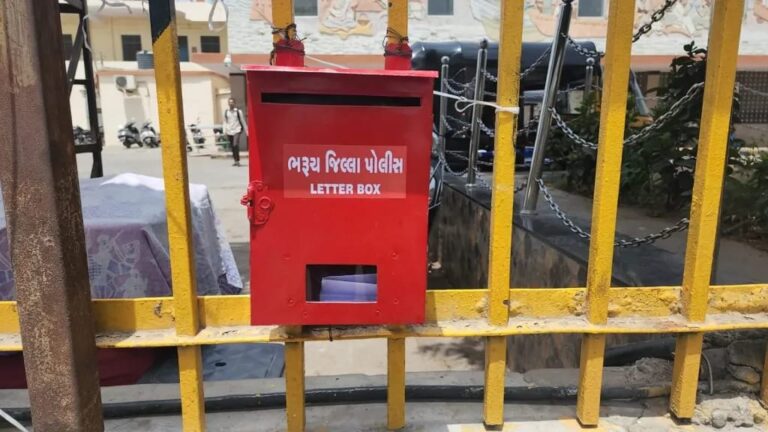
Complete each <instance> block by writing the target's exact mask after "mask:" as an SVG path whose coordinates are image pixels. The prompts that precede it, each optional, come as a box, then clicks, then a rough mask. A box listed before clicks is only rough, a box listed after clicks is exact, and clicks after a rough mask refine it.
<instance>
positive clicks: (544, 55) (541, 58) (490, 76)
mask: <svg viewBox="0 0 768 432" xmlns="http://www.w3.org/2000/svg"><path fill="white" fill-rule="evenodd" d="M550 49H551V48H547V49H546V50H544V52H543V53H541V55H540V56H539V57H538V58H536V60H534V61H533V63H532V64H531V65H530V66H528V68H527V69H525V70H524V71H522V72H521V73H520V81H522V80H524V79H525V77H527V76H528V75H530V74H531V72H533V71H534V70H536V68H537V67H539V66H541V64H542V63H544V60H549V51H550ZM483 74H484V75H485V79H487V80H488V81H491V82H494V83H497V82H499V78H498V77H497V76H496V75H494V74H492V73H490V72H488V71H487V70H486V71H483ZM486 93H488V92H486ZM492 94H493V95H494V96H495V95H496V94H495V93H492Z"/></svg>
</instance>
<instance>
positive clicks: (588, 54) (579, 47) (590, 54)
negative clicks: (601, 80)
mask: <svg viewBox="0 0 768 432" xmlns="http://www.w3.org/2000/svg"><path fill="white" fill-rule="evenodd" d="M560 34H561V35H562V36H563V37H564V38H566V39H567V40H568V43H569V44H570V45H571V46H572V47H573V49H574V51H576V52H577V53H579V54H581V55H583V56H584V57H591V58H595V59H599V58H601V57H603V56H605V53H604V52H602V51H594V50H591V49H588V48H584V47H583V46H582V45H581V44H580V43H578V42H576V41H575V40H574V39H573V38H572V37H571V36H570V35H568V34H566V33H560Z"/></svg>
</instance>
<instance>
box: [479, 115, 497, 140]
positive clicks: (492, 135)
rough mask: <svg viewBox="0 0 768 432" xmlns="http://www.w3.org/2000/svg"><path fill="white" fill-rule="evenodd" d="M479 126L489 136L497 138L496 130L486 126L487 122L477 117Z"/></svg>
mask: <svg viewBox="0 0 768 432" xmlns="http://www.w3.org/2000/svg"><path fill="white" fill-rule="evenodd" d="M477 126H478V127H479V128H480V130H481V131H482V132H483V133H484V134H486V135H488V136H489V137H491V138H495V137H496V134H495V133H494V130H493V129H491V128H489V127H488V126H486V125H485V123H483V121H482V120H480V119H477Z"/></svg>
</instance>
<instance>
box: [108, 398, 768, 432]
mask: <svg viewBox="0 0 768 432" xmlns="http://www.w3.org/2000/svg"><path fill="white" fill-rule="evenodd" d="M667 406H668V405H667V400H666V399H663V398H658V399H650V400H647V401H643V402H610V403H606V404H604V405H603V407H602V417H601V419H600V424H599V426H598V427H597V428H582V427H581V426H580V425H579V423H578V421H576V420H575V411H576V409H575V406H574V405H573V404H552V403H544V404H522V403H519V404H506V405H505V409H504V412H505V416H506V419H507V422H506V423H505V425H504V428H503V429H502V430H503V431H508V432H512V431H515V432H572V431H582V430H584V431H595V432H675V431H677V432H683V431H715V430H726V431H739V432H758V431H765V428H764V427H765V425H762V424H761V425H756V426H753V427H739V428H738V429H736V428H730V427H728V428H725V429H716V428H714V427H712V426H704V425H679V424H677V423H676V422H675V421H674V420H672V418H671V417H670V416H669V414H667ZM482 409H483V407H482V404H481V403H444V402H419V403H409V404H408V405H407V408H406V423H407V426H406V428H405V429H402V430H403V431H406V432H408V431H410V432H417V431H418V432H481V431H486V428H485V427H484V426H483V424H482ZM306 415H307V429H306V430H307V431H308V432H313V431H314V432H365V431H370V432H373V431H386V430H387V428H386V417H387V407H386V404H383V403H377V404H360V405H344V406H342V405H337V406H320V407H308V408H307V410H306ZM207 424H208V429H209V430H212V431H219V432H240V431H242V432H245V431H255V430H258V431H262V432H278V431H284V430H285V428H286V426H285V412H284V411H283V410H265V411H250V412H228V413H215V414H208V415H207ZM106 430H107V431H111V432H129V431H131V432H132V431H137V430H145V431H150V430H151V431H156V432H161V431H162V432H172V431H173V432H175V431H181V427H180V418H179V417H175V416H170V417H145V418H133V419H127V420H110V421H107V423H106Z"/></svg>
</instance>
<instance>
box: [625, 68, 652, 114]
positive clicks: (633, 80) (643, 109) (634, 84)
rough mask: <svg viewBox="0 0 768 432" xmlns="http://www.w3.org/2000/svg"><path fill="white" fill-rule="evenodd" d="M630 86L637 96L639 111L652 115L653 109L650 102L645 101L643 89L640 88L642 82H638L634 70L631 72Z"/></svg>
mask: <svg viewBox="0 0 768 432" xmlns="http://www.w3.org/2000/svg"><path fill="white" fill-rule="evenodd" d="M629 88H630V89H631V90H632V95H633V96H634V97H635V108H637V113H638V114H640V115H641V116H649V115H651V110H649V109H648V104H647V103H645V96H644V95H643V90H642V89H641V88H640V84H639V83H638V82H637V77H636V76H635V73H634V72H632V71H630V72H629Z"/></svg>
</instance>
